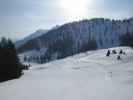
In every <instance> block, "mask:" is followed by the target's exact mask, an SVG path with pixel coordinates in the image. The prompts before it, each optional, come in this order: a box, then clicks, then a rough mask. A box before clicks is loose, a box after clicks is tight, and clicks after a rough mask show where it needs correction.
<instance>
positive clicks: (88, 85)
mask: <svg viewBox="0 0 133 100" xmlns="http://www.w3.org/2000/svg"><path fill="white" fill-rule="evenodd" d="M112 49H115V50H116V51H117V52H119V51H120V49H123V51H125V52H126V55H121V58H122V60H117V55H118V54H116V55H115V54H111V55H110V57H106V52H107V49H102V50H97V51H89V52H86V53H81V54H78V55H76V56H71V57H68V58H65V59H62V60H56V61H53V62H50V63H46V64H42V65H38V64H32V67H31V68H30V70H28V71H25V72H24V75H23V76H22V77H21V78H19V79H15V80H11V81H7V82H3V83H0V100H133V50H132V49H131V48H129V47H117V48H110V50H112Z"/></svg>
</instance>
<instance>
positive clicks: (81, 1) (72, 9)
mask: <svg viewBox="0 0 133 100" xmlns="http://www.w3.org/2000/svg"><path fill="white" fill-rule="evenodd" d="M60 4H61V6H62V8H63V13H65V15H67V16H69V17H82V16H85V15H86V13H87V4H88V1H87V0H61V2H60Z"/></svg>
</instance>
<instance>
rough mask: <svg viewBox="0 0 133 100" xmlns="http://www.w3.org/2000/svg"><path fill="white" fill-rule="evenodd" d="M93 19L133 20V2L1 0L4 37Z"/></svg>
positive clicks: (0, 8)
mask: <svg viewBox="0 0 133 100" xmlns="http://www.w3.org/2000/svg"><path fill="white" fill-rule="evenodd" d="M93 17H105V18H111V19H113V18H115V19H123V18H129V17H133V0H0V37H1V36H7V37H10V38H12V39H20V38H22V37H24V36H26V35H28V34H30V33H32V32H34V31H36V30H37V29H50V28H51V27H54V26H55V25H61V24H63V23H66V22H70V21H76V20H80V19H90V18H93Z"/></svg>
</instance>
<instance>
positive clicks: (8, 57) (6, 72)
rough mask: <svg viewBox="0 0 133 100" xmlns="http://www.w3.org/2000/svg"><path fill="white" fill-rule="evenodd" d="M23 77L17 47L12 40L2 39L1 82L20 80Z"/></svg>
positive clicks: (0, 47) (0, 52)
mask: <svg viewBox="0 0 133 100" xmlns="http://www.w3.org/2000/svg"><path fill="white" fill-rule="evenodd" d="M21 75H22V64H21V63H20V62H19V59H18V56H17V52H16V49H15V45H14V44H13V42H12V41H11V40H9V39H8V40H7V39H5V38H2V40H1V42H0V81H5V80H9V79H13V78H18V77H20V76H21Z"/></svg>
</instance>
